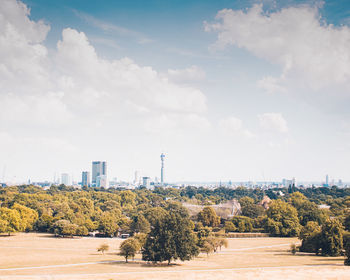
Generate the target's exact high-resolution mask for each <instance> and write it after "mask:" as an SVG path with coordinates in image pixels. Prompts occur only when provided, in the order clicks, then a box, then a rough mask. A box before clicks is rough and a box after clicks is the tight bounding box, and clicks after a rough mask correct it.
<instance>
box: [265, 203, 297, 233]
mask: <svg viewBox="0 0 350 280" xmlns="http://www.w3.org/2000/svg"><path fill="white" fill-rule="evenodd" d="M266 213H267V216H268V218H269V219H268V222H267V224H266V230H268V232H270V233H271V234H272V235H275V236H286V237H289V236H298V235H299V233H300V230H301V226H300V223H299V218H298V212H297V210H296V209H295V208H294V207H293V206H291V205H289V204H288V203H287V202H284V201H282V200H280V199H277V200H275V201H273V202H272V203H271V204H270V207H269V209H268V210H267V212H266Z"/></svg>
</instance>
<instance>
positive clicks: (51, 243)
mask: <svg viewBox="0 0 350 280" xmlns="http://www.w3.org/2000/svg"><path fill="white" fill-rule="evenodd" d="M121 242H122V239H118V238H90V237H82V238H77V237H75V238H73V239H71V238H55V237H53V236H52V235H50V234H38V233H17V234H16V235H14V236H10V237H7V236H1V237H0V279H180V278H181V279H230V278H237V277H239V279H281V278H284V279H317V278H318V279H349V277H350V267H344V266H343V261H344V259H343V257H321V256H314V255H310V254H301V253H297V254H296V255H295V256H293V255H292V254H291V253H290V252H288V250H289V247H290V244H291V243H293V242H298V240H297V239H296V238H233V239H229V240H228V247H227V248H223V249H222V250H221V251H219V252H218V253H213V254H210V255H209V257H207V256H206V254H200V255H199V256H198V257H197V258H195V259H194V260H192V261H188V262H179V261H178V262H176V263H173V264H172V265H170V266H168V265H166V264H164V265H149V264H146V263H145V262H143V261H140V258H141V256H140V255H137V256H136V258H135V260H134V261H130V262H129V263H128V264H126V263H125V261H124V259H123V257H121V256H118V255H117V253H118V250H117V248H118V247H119V244H120V243H121ZM102 243H106V244H108V245H109V246H110V249H109V251H108V252H106V253H105V254H104V255H103V254H102V253H99V252H97V250H96V248H97V247H98V246H99V245H101V244H102Z"/></svg>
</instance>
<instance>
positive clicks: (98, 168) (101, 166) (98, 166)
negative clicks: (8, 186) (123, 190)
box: [91, 161, 107, 187]
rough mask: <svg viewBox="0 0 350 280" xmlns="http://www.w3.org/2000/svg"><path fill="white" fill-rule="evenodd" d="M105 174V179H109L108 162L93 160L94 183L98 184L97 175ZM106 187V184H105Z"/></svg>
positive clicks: (94, 184)
mask: <svg viewBox="0 0 350 280" xmlns="http://www.w3.org/2000/svg"><path fill="white" fill-rule="evenodd" d="M99 176H105V181H107V163H106V162H105V161H93V162H92V178H91V179H92V180H91V181H92V185H93V186H96V183H97V179H98V178H97V177H99ZM103 187H106V186H103Z"/></svg>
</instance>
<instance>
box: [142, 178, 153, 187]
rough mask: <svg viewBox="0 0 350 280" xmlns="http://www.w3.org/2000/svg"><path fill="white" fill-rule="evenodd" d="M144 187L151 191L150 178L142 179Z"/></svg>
mask: <svg viewBox="0 0 350 280" xmlns="http://www.w3.org/2000/svg"><path fill="white" fill-rule="evenodd" d="M142 185H143V186H144V187H146V188H147V189H149V188H150V187H151V178H150V177H142Z"/></svg>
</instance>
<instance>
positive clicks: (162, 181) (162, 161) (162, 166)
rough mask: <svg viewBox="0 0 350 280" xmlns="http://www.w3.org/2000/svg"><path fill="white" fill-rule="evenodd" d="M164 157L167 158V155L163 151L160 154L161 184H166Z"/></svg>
mask: <svg viewBox="0 0 350 280" xmlns="http://www.w3.org/2000/svg"><path fill="white" fill-rule="evenodd" d="M164 158H165V155H164V154H163V153H162V154H161V155H160V160H161V169H160V184H161V185H163V184H164Z"/></svg>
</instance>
